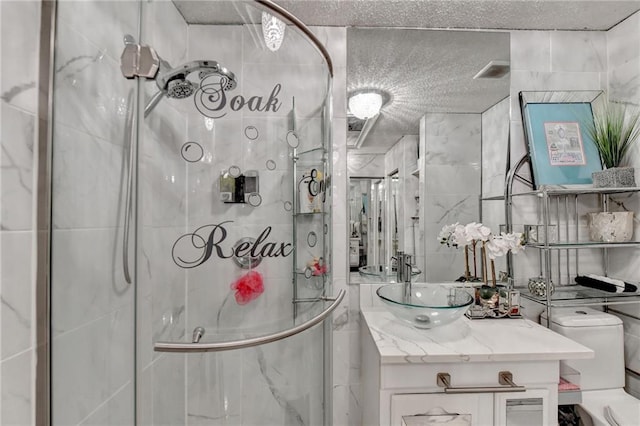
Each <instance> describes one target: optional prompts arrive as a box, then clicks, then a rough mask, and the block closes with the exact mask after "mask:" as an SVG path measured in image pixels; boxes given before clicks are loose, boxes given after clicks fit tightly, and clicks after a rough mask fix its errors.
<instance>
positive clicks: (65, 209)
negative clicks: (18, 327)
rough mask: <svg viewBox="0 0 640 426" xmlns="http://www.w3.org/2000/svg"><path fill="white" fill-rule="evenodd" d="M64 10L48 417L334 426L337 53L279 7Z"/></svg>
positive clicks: (130, 5)
mask: <svg viewBox="0 0 640 426" xmlns="http://www.w3.org/2000/svg"><path fill="white" fill-rule="evenodd" d="M54 6H55V7H54V8H53V10H52V11H53V12H54V16H53V20H52V23H53V24H54V25H52V27H53V30H54V31H53V32H52V34H53V37H54V40H55V47H54V50H53V56H52V57H53V66H52V90H51V92H50V94H49V95H50V97H51V99H52V109H51V111H52V113H51V114H50V117H49V120H50V126H51V135H52V137H51V139H50V145H49V152H50V159H51V173H50V180H51V192H50V198H51V218H50V220H51V222H50V253H51V254H50V280H49V287H48V291H49V294H50V305H49V306H48V308H49V309H48V313H49V315H48V317H47V319H48V321H49V333H50V335H49V338H48V341H49V342H50V344H49V345H48V346H47V347H46V348H45V350H46V351H48V352H46V353H45V354H44V355H45V356H50V362H49V363H48V368H49V370H50V375H49V377H50V383H49V385H50V395H49V401H50V410H47V414H42V413H41V414H40V419H45V418H46V417H48V416H50V419H49V420H50V423H51V424H54V425H63V424H64V425H79V424H83V425H84V424H109V425H121V424H145V425H146V424H149V425H180V424H187V425H240V424H243V425H252V424H255V425H258V424H259V425H267V424H272V425H276V424H277V425H321V424H329V423H330V419H331V412H330V405H331V402H330V398H329V397H328V396H329V395H330V387H331V386H330V384H331V376H330V372H331V371H330V370H331V369H330V358H331V357H330V353H331V352H330V351H331V329H330V327H329V325H328V324H327V322H325V321H324V320H325V319H326V318H328V317H329V315H330V313H331V311H332V309H334V308H335V307H336V306H337V304H338V303H340V301H341V300H342V297H343V295H344V293H343V292H341V293H340V294H337V295H334V294H333V291H332V287H331V253H330V247H331V215H330V209H329V206H330V205H331V191H330V189H331V170H330V161H328V160H329V159H330V158H331V157H330V154H331V134H330V117H331V99H330V88H331V80H332V66H331V61H330V58H329V56H328V55H327V53H326V50H324V48H323V47H322V45H321V44H320V42H319V41H318V39H317V38H316V37H314V36H313V34H312V33H311V31H310V30H309V29H308V28H306V27H304V25H302V24H301V23H300V22H298V21H297V20H296V19H295V17H293V16H291V15H289V14H288V13H287V12H286V11H284V10H282V9H280V8H279V7H278V6H276V5H274V4H272V3H271V2H269V1H224V2H218V1H212V2H205V1H200V2H191V1H184V2H183V1H179V0H174V1H163V0H157V1H155V0H154V1H140V2H137V1H118V2H112V1H59V2H57V3H54ZM43 48H46V46H43ZM334 296H335V297H334ZM45 327H46V326H45ZM43 359H44V358H43ZM42 372H43V370H42V369H39V371H38V373H39V374H41V373H42ZM39 384H40V385H41V384H42V383H41V382H39ZM42 392H43V391H42V389H39V390H38V396H39V397H40V396H41V395H43V393H42ZM41 404H42V405H45V406H46V402H45V403H42V401H41ZM42 405H41V406H42Z"/></svg>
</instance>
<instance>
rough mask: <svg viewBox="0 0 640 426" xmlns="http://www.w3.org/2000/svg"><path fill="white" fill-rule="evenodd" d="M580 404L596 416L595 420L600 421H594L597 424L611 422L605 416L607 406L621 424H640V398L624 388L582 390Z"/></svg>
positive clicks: (635, 425) (633, 425)
mask: <svg viewBox="0 0 640 426" xmlns="http://www.w3.org/2000/svg"><path fill="white" fill-rule="evenodd" d="M580 405H581V406H582V408H584V409H585V411H587V412H588V413H589V414H590V415H591V416H592V417H594V420H596V419H597V420H598V421H599V422H600V423H597V422H594V423H596V424H603V425H610V424H611V422H609V421H607V419H606V416H605V407H607V406H608V407H610V409H611V413H612V415H613V418H614V419H615V421H616V422H617V423H618V424H619V425H620V426H638V425H640V400H638V399H636V398H634V397H632V396H631V395H629V394H628V393H626V392H625V391H624V389H610V390H602V391H586V392H582V403H581V404H580ZM614 424H615V423H614Z"/></svg>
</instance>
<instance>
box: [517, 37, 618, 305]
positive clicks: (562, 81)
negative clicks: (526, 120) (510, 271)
mask: <svg viewBox="0 0 640 426" xmlns="http://www.w3.org/2000/svg"><path fill="white" fill-rule="evenodd" d="M606 85H607V40H606V33H605V32H596V31H590V32H586V31H511V97H510V99H511V101H510V102H511V107H510V117H511V122H510V132H511V134H510V138H511V164H512V165H514V164H515V163H516V162H517V161H518V160H519V159H520V158H521V157H522V156H523V155H524V154H525V153H526V145H525V139H524V133H523V127H522V118H521V113H520V106H519V103H518V93H519V92H520V91H544V90H564V91H568V90H605V89H606ZM523 169H526V166H525V167H523ZM523 175H525V176H526V175H527V170H524V172H523ZM523 190H526V188H525V187H524V185H522V184H520V183H516V184H515V185H514V192H518V191H523ZM538 216H539V215H538V211H537V205H536V204H535V200H533V199H531V200H524V199H523V200H522V201H520V200H518V203H516V204H514V208H513V217H514V230H515V231H518V230H520V229H521V226H522V225H523V224H525V223H537V221H538ZM532 221H533V222H532ZM523 254H524V255H521V254H518V255H517V256H514V274H515V280H516V285H518V283H526V282H527V279H528V277H532V276H537V275H538V274H539V272H538V269H539V268H538V260H537V255H538V253H537V252H535V251H533V250H528V251H526V252H525V253H523ZM583 254H584V255H583ZM583 254H581V263H583V264H584V265H589V264H590V263H594V262H593V260H594V257H593V256H590V254H589V253H583ZM594 264H595V263H594ZM523 285H524V284H523ZM534 316H535V314H534Z"/></svg>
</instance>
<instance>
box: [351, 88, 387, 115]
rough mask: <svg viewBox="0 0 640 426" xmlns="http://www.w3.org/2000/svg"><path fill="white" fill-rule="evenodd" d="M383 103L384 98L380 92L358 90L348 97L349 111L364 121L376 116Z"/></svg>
mask: <svg viewBox="0 0 640 426" xmlns="http://www.w3.org/2000/svg"><path fill="white" fill-rule="evenodd" d="M384 103H385V102H384V97H383V94H382V93H381V92H380V91H378V90H375V89H365V90H360V91H357V92H354V93H353V94H352V95H351V96H350V97H349V111H351V114H353V115H355V116H356V117H358V118H359V119H361V120H366V119H368V118H371V117H374V116H376V115H378V114H379V113H380V109H381V108H382V105H383V104H384Z"/></svg>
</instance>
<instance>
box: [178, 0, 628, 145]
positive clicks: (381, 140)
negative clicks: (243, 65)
mask: <svg viewBox="0 0 640 426" xmlns="http://www.w3.org/2000/svg"><path fill="white" fill-rule="evenodd" d="M174 3H175V4H176V7H177V8H178V10H179V11H180V13H182V15H183V16H184V18H185V20H186V22H187V23H190V24H235V23H248V22H259V18H260V16H259V13H257V12H256V9H255V8H253V7H251V6H249V5H247V4H245V3H243V2H239V1H223V0H214V1H211V0H209V1H182V0H174ZM275 3H277V4H279V5H280V6H282V7H284V8H285V9H287V10H288V11H289V12H291V13H292V14H293V15H295V16H296V17H298V18H299V19H300V20H301V21H302V22H304V23H305V24H306V25H309V26H314V25H319V26H341V27H349V29H348V31H347V91H348V92H351V91H353V90H357V89H360V88H363V87H374V88H379V89H382V90H385V91H386V92H388V93H389V94H390V96H391V101H390V102H389V103H388V104H387V105H386V106H385V107H384V108H383V110H382V114H381V116H380V118H379V119H378V120H377V121H376V123H375V125H374V126H373V128H372V130H371V131H370V132H369V133H368V135H367V137H366V140H365V142H364V144H363V145H362V148H361V149H360V151H362V152H372V153H374V152H375V153H377V152H385V151H386V150H387V149H388V148H390V147H391V146H392V145H393V144H395V143H396V142H397V141H398V140H399V139H400V138H401V137H402V136H403V135H406V134H418V126H419V119H420V117H421V116H422V115H424V113H425V112H427V111H439V112H482V111H484V110H486V108H488V107H490V106H491V105H493V104H495V103H496V102H498V101H499V100H501V99H503V98H504V97H506V96H508V92H509V75H507V76H505V77H504V78H502V79H499V80H473V79H472V77H473V76H474V75H475V74H476V73H477V72H478V71H479V70H480V69H481V68H482V67H484V66H485V65H486V64H487V63H488V62H489V61H490V60H496V59H499V60H508V59H509V34H508V33H506V32H500V31H491V32H487V31H482V32H477V31H459V30H460V29H467V30H473V29H489V30H509V29H530V30H555V29H557V30H596V31H597V30H607V29H609V28H611V27H612V26H614V25H616V24H617V23H619V22H620V21H622V20H624V19H625V18H626V17H628V16H630V15H631V14H633V13H634V12H636V11H637V10H640V0H634V1H615V0H600V1H597V0H587V1H583V0H573V1H569V0H565V1H557V0H537V1H531V0H529V1H526V0H503V1H494V0H412V1H399V0H289V1H277V0H276V1H275ZM248 4H251V2H248ZM356 27H357V28H356ZM420 28H422V29H420ZM424 28H431V29H457V30H458V31H442V30H436V31H428V30H423V29H424ZM351 121H353V119H351ZM356 124H357V123H356ZM356 127H357V126H356ZM357 135H358V133H357V132H349V136H348V138H349V142H348V143H350V144H353V143H354V142H355V139H356V138H357Z"/></svg>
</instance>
